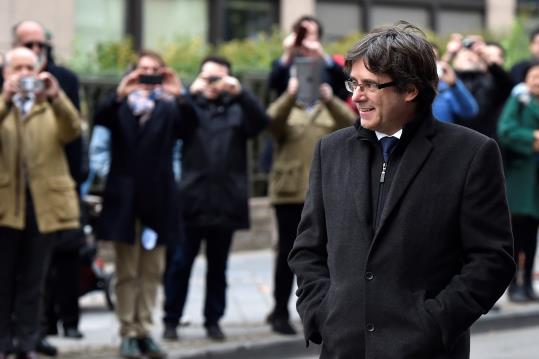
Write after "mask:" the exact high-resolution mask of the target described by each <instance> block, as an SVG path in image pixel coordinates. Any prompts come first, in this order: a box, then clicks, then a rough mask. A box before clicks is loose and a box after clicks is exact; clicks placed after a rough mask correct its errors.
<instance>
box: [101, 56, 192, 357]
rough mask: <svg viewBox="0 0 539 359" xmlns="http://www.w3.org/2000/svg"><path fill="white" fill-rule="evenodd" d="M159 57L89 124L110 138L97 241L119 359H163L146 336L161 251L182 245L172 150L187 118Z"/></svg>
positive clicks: (140, 67)
mask: <svg viewBox="0 0 539 359" xmlns="http://www.w3.org/2000/svg"><path fill="white" fill-rule="evenodd" d="M181 91H182V85H181V82H180V80H179V79H178V77H177V76H176V74H175V73H174V71H173V70H172V69H170V68H168V67H166V65H165V62H164V61H163V59H162V58H161V56H160V55H159V54H157V53H155V52H152V51H142V52H140V53H139V55H138V58H137V61H136V65H135V66H134V68H133V69H132V70H131V71H130V72H129V73H128V74H127V75H125V76H124V77H123V79H122V80H121V81H120V83H119V85H118V87H117V88H116V93H115V94H113V96H111V97H110V98H109V99H107V100H106V101H105V103H104V104H102V106H101V107H100V108H99V109H98V110H97V111H96V114H95V118H94V123H95V124H96V125H101V126H105V127H106V128H107V129H108V130H109V131H110V169H109V173H108V177H107V181H106V185H105V190H104V196H103V197H104V198H103V211H102V213H101V216H100V218H99V223H98V228H97V238H98V239H102V240H111V241H114V252H115V268H116V277H117V283H116V288H115V290H116V297H117V303H116V315H117V317H118V320H119V322H120V336H121V338H122V341H121V344H120V355H121V356H122V357H124V358H140V357H142V356H148V357H151V358H164V357H165V356H166V353H165V352H164V351H163V350H162V349H161V348H160V346H159V345H158V344H157V343H156V341H154V339H153V338H152V337H151V335H150V330H151V326H152V311H153V308H154V305H155V298H156V294H157V288H158V286H159V284H160V282H161V279H162V275H163V271H164V267H165V247H166V246H167V245H170V244H171V243H173V242H175V241H178V240H180V239H181V231H180V228H181V227H180V225H181V223H180V217H179V212H178V205H177V202H176V198H175V197H176V184H175V181H174V175H173V170H172V151H173V146H174V143H175V142H176V139H177V138H179V137H180V134H181V132H182V131H184V126H186V122H185V120H186V119H189V118H190V117H188V116H184V115H185V114H186V112H189V111H190V107H189V105H188V103H187V102H186V100H185V98H184V97H183V96H181Z"/></svg>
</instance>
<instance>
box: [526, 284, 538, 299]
mask: <svg viewBox="0 0 539 359" xmlns="http://www.w3.org/2000/svg"><path fill="white" fill-rule="evenodd" d="M524 293H525V294H526V298H528V299H529V300H531V301H534V302H535V301H538V300H539V297H538V296H537V294H536V293H535V290H534V289H533V285H532V284H531V283H529V284H524Z"/></svg>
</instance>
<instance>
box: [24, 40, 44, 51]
mask: <svg viewBox="0 0 539 359" xmlns="http://www.w3.org/2000/svg"><path fill="white" fill-rule="evenodd" d="M22 45H23V46H24V47H26V48H29V49H30V50H31V49H32V48H33V47H34V46H37V47H39V48H40V49H43V48H45V47H46V46H47V44H46V43H44V42H39V41H28V42H25V43H24V44H22Z"/></svg>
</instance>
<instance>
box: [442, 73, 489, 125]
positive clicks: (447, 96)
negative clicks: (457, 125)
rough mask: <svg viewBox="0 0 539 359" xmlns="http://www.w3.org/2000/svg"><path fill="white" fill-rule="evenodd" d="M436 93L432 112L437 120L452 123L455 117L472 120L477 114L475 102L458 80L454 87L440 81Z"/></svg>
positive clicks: (477, 109) (477, 108)
mask: <svg viewBox="0 0 539 359" xmlns="http://www.w3.org/2000/svg"><path fill="white" fill-rule="evenodd" d="M438 92H439V93H438V96H436V98H435V99H434V102H433V103H432V112H433V114H434V117H435V118H437V119H438V120H440V121H443V122H451V123H453V122H455V118H456V117H460V118H472V117H474V116H476V115H477V114H478V113H479V106H478V105H477V101H476V100H475V98H474V97H473V95H472V94H471V93H470V91H468V89H467V88H466V86H464V84H463V83H462V81H460V80H459V79H457V81H456V82H455V86H449V85H448V84H447V83H446V82H443V81H440V82H439V83H438Z"/></svg>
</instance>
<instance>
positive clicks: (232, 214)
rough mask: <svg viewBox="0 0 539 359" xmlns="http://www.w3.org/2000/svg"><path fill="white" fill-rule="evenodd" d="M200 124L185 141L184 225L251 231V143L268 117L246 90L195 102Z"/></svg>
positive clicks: (182, 195)
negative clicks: (248, 143) (215, 98)
mask: <svg viewBox="0 0 539 359" xmlns="http://www.w3.org/2000/svg"><path fill="white" fill-rule="evenodd" d="M192 103H193V104H194V107H195V110H196V113H197V118H198V124H197V126H196V127H195V128H194V129H193V130H192V131H190V132H188V133H187V134H185V136H184V138H183V141H184V142H183V147H182V178H181V181H180V203H182V207H183V214H184V219H185V224H186V225H187V226H194V227H219V228H228V229H232V230H234V229H241V228H248V227H249V211H248V198H249V188H248V181H247V172H248V171H247V168H248V167H247V140H248V139H249V138H252V137H255V136H256V135H258V134H259V133H260V132H261V131H262V130H263V129H264V128H265V127H266V125H267V123H268V118H267V116H266V114H265V112H264V109H263V108H262V106H261V105H260V104H259V102H258V101H257V99H256V98H255V97H254V96H253V95H252V94H251V93H249V92H247V91H245V90H243V91H242V93H241V94H240V95H239V96H237V97H236V98H231V97H222V98H220V99H218V100H217V101H208V100H206V99H205V98H204V97H202V96H195V97H193V99H192Z"/></svg>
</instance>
